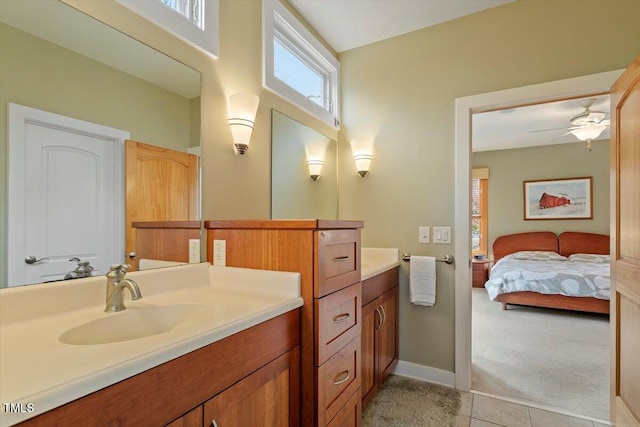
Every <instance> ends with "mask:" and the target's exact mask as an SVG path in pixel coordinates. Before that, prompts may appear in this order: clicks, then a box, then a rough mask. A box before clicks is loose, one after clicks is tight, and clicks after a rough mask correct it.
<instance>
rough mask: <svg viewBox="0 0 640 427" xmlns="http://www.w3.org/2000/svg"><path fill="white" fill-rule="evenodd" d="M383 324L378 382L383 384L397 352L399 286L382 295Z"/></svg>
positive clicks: (379, 333)
mask: <svg viewBox="0 0 640 427" xmlns="http://www.w3.org/2000/svg"><path fill="white" fill-rule="evenodd" d="M379 301H380V307H381V310H382V315H383V318H382V325H381V326H380V329H379V330H378V337H379V341H378V372H379V377H378V378H379V379H378V384H382V383H383V382H384V381H385V379H386V378H387V377H388V376H389V374H390V373H391V369H390V367H391V365H392V364H393V362H394V360H395V359H396V354H397V348H398V345H397V339H398V337H397V324H396V317H397V313H396V310H397V309H396V307H397V306H398V288H397V287H396V288H394V289H392V290H390V291H388V292H386V293H385V294H384V295H382V296H380V298H379Z"/></svg>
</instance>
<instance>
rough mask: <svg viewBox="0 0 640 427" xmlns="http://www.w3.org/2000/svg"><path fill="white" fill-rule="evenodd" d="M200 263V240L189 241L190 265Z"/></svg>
mask: <svg viewBox="0 0 640 427" xmlns="http://www.w3.org/2000/svg"><path fill="white" fill-rule="evenodd" d="M199 262H200V239H189V263H190V264H197V263H199Z"/></svg>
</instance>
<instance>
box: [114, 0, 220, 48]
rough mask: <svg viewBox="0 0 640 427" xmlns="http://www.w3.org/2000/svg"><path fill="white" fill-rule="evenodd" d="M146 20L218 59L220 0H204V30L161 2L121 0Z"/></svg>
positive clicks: (156, 0) (119, 0)
mask: <svg viewBox="0 0 640 427" xmlns="http://www.w3.org/2000/svg"><path fill="white" fill-rule="evenodd" d="M117 1H118V2H119V3H121V4H123V5H124V6H126V7H127V8H129V9H131V10H132V11H134V12H135V13H137V14H138V15H140V16H142V17H143V18H145V19H147V20H149V21H151V22H153V23H154V24H156V25H159V26H160V27H161V28H163V29H165V30H167V31H169V32H170V33H171V34H173V35H175V36H176V37H179V38H180V39H182V40H184V41H186V42H187V43H189V44H190V45H192V46H194V47H195V48H197V49H199V50H201V51H203V52H205V53H207V54H209V55H212V56H213V57H214V58H218V56H219V55H218V48H219V27H220V23H219V16H220V14H219V0H203V7H204V11H203V13H202V15H201V18H202V20H203V25H204V28H200V27H199V26H198V25H196V24H194V23H193V22H192V21H191V19H189V18H188V17H186V16H184V15H183V14H182V13H180V12H178V11H177V10H175V9H173V8H171V7H170V6H167V5H165V4H164V3H163V2H162V1H160V0H117Z"/></svg>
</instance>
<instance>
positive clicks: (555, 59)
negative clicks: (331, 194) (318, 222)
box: [339, 0, 640, 372]
mask: <svg viewBox="0 0 640 427" xmlns="http://www.w3.org/2000/svg"><path fill="white" fill-rule="evenodd" d="M638 16H640V2H638V1H619V0H618V1H616V0H597V1H596V0H583V1H575V0H555V1H540V0H518V1H515V2H513V3H509V4H506V5H503V6H499V7H496V8H493V9H489V10H486V11H483V12H479V13H476V14H473V15H469V16H466V17H463V18H459V19H456V20H453V21H449V22H445V23H442V24H440V25H436V26H433V27H430V28H426V29H423V30H419V31H415V32H412V33H408V34H405V35H402V36H399V37H395V38H392V39H388V40H384V41H381V42H378V43H375V44H371V45H368V46H364V47H361V48H356V49H353V50H350V51H347V52H343V53H341V54H340V55H339V58H340V62H341V73H342V75H341V87H342V105H341V112H342V125H343V126H342V129H341V131H340V135H339V150H340V153H339V158H340V170H339V176H340V189H339V195H340V202H339V205H340V218H342V219H349V218H357V219H361V220H364V223H365V228H364V230H363V235H362V244H363V246H370V247H393V248H399V249H400V253H402V252H409V253H411V254H415V255H436V256H439V257H441V256H443V255H445V254H448V253H454V250H455V248H454V245H453V244H450V245H448V244H419V243H418V227H419V226H451V227H453V225H454V195H455V192H456V188H455V186H454V176H455V160H454V153H455V148H454V145H455V143H454V138H455V99H456V98H460V97H465V96H470V95H475V94H481V93H487V92H493V91H497V90H502V89H508V88H516V87H521V86H526V85H532V84H536V83H543V82H548V81H555V80H560V79H566V78H571V77H576V76H582V75H588V74H594V73H599V72H604V71H610V70H616V69H622V68H626V67H627V65H628V64H629V63H631V61H632V60H633V59H634V57H635V56H636V55H638V54H639V53H640V25H638ZM356 137H371V138H373V140H374V141H375V151H374V158H373V161H372V164H371V171H370V173H369V175H368V176H367V177H365V178H364V179H362V178H360V177H359V176H357V174H356V173H355V171H354V166H353V162H352V160H351V153H350V151H351V150H350V147H349V144H348V142H349V141H350V140H351V139H352V138H356ZM455 233H456V230H453V234H454V235H455ZM401 264H402V265H401V280H400V359H401V360H404V361H407V362H412V363H416V364H420V365H425V366H429V367H432V368H438V369H441V370H444V371H450V372H453V371H454V362H455V359H454V354H455V348H454V342H455V340H454V336H455V322H454V318H455V313H454V300H455V294H454V288H455V283H454V268H453V267H452V266H448V265H444V264H439V265H438V266H437V282H438V284H437V296H436V304H435V306H433V307H420V306H415V305H412V304H410V303H409V300H408V291H407V289H408V270H409V266H408V264H407V263H401ZM455 268H465V266H456V267H455Z"/></svg>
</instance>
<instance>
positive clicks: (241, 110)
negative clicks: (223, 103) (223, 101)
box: [229, 92, 260, 154]
mask: <svg viewBox="0 0 640 427" xmlns="http://www.w3.org/2000/svg"><path fill="white" fill-rule="evenodd" d="M259 103H260V98H259V97H258V95H255V94H253V93H245V92H243V93H236V94H234V95H231V96H230V97H229V126H230V127H231V134H232V135H233V143H234V145H235V147H236V150H237V152H238V153H240V154H244V153H245V152H246V151H247V150H248V149H249V143H250V141H251V134H252V133H253V125H254V123H255V119H256V113H257V111H258V104H259Z"/></svg>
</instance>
